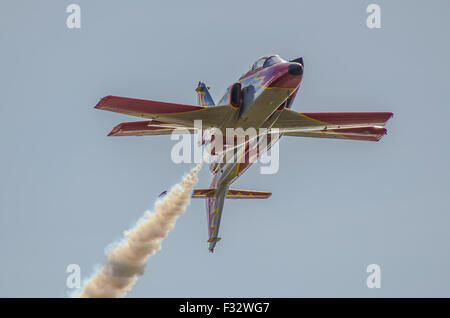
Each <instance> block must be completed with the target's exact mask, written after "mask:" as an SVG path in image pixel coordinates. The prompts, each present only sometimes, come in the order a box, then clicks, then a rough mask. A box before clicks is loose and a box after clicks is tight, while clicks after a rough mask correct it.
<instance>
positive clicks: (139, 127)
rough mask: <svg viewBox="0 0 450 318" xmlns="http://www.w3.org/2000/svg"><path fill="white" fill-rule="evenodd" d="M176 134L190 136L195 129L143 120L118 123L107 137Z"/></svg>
mask: <svg viewBox="0 0 450 318" xmlns="http://www.w3.org/2000/svg"><path fill="white" fill-rule="evenodd" d="M180 128H182V129H183V130H180ZM176 132H180V133H190V134H192V133H194V132H195V129H193V128H189V127H185V126H182V125H178V124H168V123H164V122H161V121H157V120H144V121H134V122H127V123H120V124H118V125H117V126H116V127H114V128H113V129H112V130H111V132H110V133H109V134H108V136H143V135H171V134H172V133H176Z"/></svg>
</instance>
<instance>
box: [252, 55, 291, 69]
mask: <svg viewBox="0 0 450 318" xmlns="http://www.w3.org/2000/svg"><path fill="white" fill-rule="evenodd" d="M282 62H286V61H285V60H283V59H282V58H281V57H279V56H278V55H269V56H263V57H261V58H259V59H258V60H257V61H256V62H255V63H254V64H253V66H252V70H256V69H258V68H261V67H267V66H270V65H273V64H276V63H282Z"/></svg>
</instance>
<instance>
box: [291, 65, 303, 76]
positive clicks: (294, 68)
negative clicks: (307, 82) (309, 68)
mask: <svg viewBox="0 0 450 318" xmlns="http://www.w3.org/2000/svg"><path fill="white" fill-rule="evenodd" d="M288 72H289V74H291V75H302V74H303V65H301V64H300V63H290V64H289V67H288Z"/></svg>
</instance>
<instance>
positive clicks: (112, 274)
mask: <svg viewBox="0 0 450 318" xmlns="http://www.w3.org/2000/svg"><path fill="white" fill-rule="evenodd" d="M201 166H202V163H200V164H198V165H197V166H196V167H195V168H193V169H192V170H191V171H190V172H189V174H188V175H186V176H185V177H184V178H183V180H181V182H180V183H179V184H177V185H175V186H174V187H173V188H172V189H171V190H170V191H169V192H168V193H167V195H166V196H165V197H164V198H163V199H162V200H159V201H157V202H156V205H155V212H154V213H151V212H150V211H147V212H146V213H145V215H144V217H143V218H142V219H141V220H140V221H139V222H138V224H137V225H136V226H135V227H134V228H133V229H131V230H129V231H128V232H125V234H124V235H125V240H124V241H122V242H121V243H120V244H119V245H118V246H116V247H115V248H113V249H111V250H110V251H109V252H107V262H106V264H105V266H104V267H103V268H102V269H101V270H100V271H99V272H98V273H96V274H95V275H94V276H93V277H92V278H90V279H89V280H88V281H87V282H86V283H85V284H84V286H83V289H82V290H81V292H80V293H79V294H75V295H74V297H121V296H123V295H124V294H125V293H126V292H128V291H130V290H131V288H132V287H133V285H134V283H135V282H136V280H137V277H138V276H139V275H142V274H143V273H144V268H145V265H146V261H147V259H148V258H149V257H150V256H151V255H152V254H154V253H155V252H156V251H157V250H159V249H161V242H162V240H163V239H164V238H165V237H166V236H167V234H168V232H169V231H170V230H171V229H172V228H173V227H174V225H175V221H176V219H177V218H178V216H180V215H182V214H183V213H184V211H185V209H186V206H187V204H188V203H189V200H190V198H191V193H192V191H193V188H194V185H195V184H196V183H197V174H198V172H199V171H200V169H201Z"/></svg>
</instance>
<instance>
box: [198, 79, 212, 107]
mask: <svg viewBox="0 0 450 318" xmlns="http://www.w3.org/2000/svg"><path fill="white" fill-rule="evenodd" d="M195 91H196V92H197V104H198V105H199V106H215V104H214V100H213V99H212V97H211V94H209V87H206V84H205V83H203V82H198V86H197V88H196V89H195Z"/></svg>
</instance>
